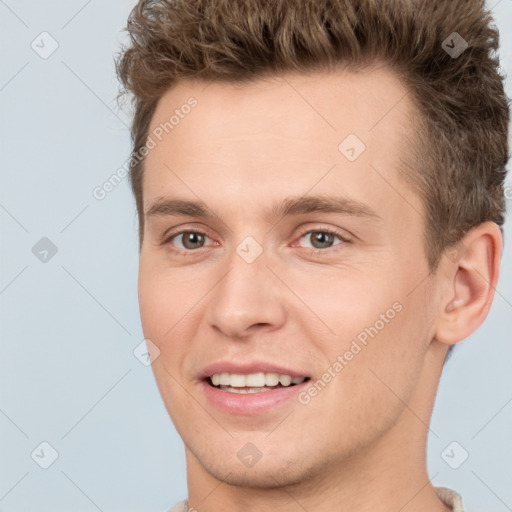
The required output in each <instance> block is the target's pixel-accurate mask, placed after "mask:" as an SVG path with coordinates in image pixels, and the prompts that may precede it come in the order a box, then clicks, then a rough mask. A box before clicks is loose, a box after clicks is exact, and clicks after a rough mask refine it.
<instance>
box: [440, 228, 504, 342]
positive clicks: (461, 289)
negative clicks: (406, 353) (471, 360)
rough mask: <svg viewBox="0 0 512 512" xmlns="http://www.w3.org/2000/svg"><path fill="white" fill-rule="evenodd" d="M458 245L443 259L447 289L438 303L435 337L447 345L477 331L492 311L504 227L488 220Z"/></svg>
mask: <svg viewBox="0 0 512 512" xmlns="http://www.w3.org/2000/svg"><path fill="white" fill-rule="evenodd" d="M458 247H459V249H458V250H450V251H447V252H446V253H445V254H444V255H443V257H442V261H441V262H440V265H442V267H443V270H442V273H441V274H440V275H442V276H443V277H442V279H445V280H446V283H445V284H446V286H445V290H446V292H445V293H444V295H443V297H442V299H441V302H440V304H439V311H440V313H439V317H438V322H437V328H436V334H435V339H436V340H437V341H439V342H441V343H445V344H447V345H454V344H455V343H458V342H459V341H462V340H463V339H465V338H467V337H468V336H469V335H471V334H472V333H473V332H475V331H476V330H477V329H478V327H479V326H480V325H481V324H482V323H483V321H484V320H485V318H486V317H487V314H488V313H489V310H490V308H491V305H492V301H493V298H494V293H495V291H496V285H497V282H498V277H499V267H500V261H501V252H502V248H503V238H502V234H501V230H500V228H499V226H498V225H497V224H496V223H494V222H485V223H483V224H480V225H479V226H477V227H475V228H473V229H472V230H470V231H469V232H468V233H467V234H466V235H465V237H464V238H463V239H462V240H461V241H460V242H459V244H458ZM454 255H456V257H454Z"/></svg>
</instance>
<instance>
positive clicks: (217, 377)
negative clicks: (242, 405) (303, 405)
mask: <svg viewBox="0 0 512 512" xmlns="http://www.w3.org/2000/svg"><path fill="white" fill-rule="evenodd" d="M210 379H211V381H212V383H213V385H214V386H219V385H220V386H231V387H232V388H244V387H256V388H260V387H263V386H277V384H278V383H281V385H282V386H290V385H291V384H300V383H301V382H303V381H304V380H305V377H293V378H292V377H291V376H290V375H282V374H279V373H273V372H269V373H263V372H260V373H250V374H249V375H241V374H239V373H214V374H213V375H212V376H211V377H210Z"/></svg>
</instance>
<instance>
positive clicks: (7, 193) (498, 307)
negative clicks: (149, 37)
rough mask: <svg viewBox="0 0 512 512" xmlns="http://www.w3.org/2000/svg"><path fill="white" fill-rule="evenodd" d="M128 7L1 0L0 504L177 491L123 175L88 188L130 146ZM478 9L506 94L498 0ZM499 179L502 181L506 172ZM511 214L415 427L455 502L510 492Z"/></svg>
mask: <svg viewBox="0 0 512 512" xmlns="http://www.w3.org/2000/svg"><path fill="white" fill-rule="evenodd" d="M495 1H496V2H497V0H495ZM133 5H134V1H133V2H132V1H126V0H123V1H117V2H100V1H99V0H92V1H88V2H86V1H83V0H80V1H67V2H64V1H61V2H56V1H51V2H50V1H46V2H36V1H34V0H32V1H28V0H20V1H13V0H9V1H5V2H4V1H2V2H0V34H2V44H1V45H0V52H1V57H0V61H1V66H0V109H1V116H0V130H1V132H0V143H1V147H2V151H1V153H0V158H1V160H0V165H1V167H0V172H1V187H0V223H1V224H0V225H1V232H2V235H1V241H2V243H1V265H0V315H1V333H0V336H1V337H0V343H1V352H0V354H1V355H0V433H1V435H0V511H4V512H29V511H36V510H37V511H38V512H50V511H51V512H59V511H71V510H72V511H74V512H88V511H97V510H101V511H104V512H107V511H112V512H114V511H123V512H130V511H133V512H141V511H155V512H156V511H162V512H163V511H165V510H167V509H168V508H169V507H170V506H171V505H172V504H173V503H174V502H175V501H177V500H179V499H181V498H183V497H185V496H186V476H185V462H184V450H183V446H182V442H181V440H180V438H179V436H178V435H177V433H176V431H175V430H174V427H173V425H172V423H171V421H170V419H169V417H168V415H167V412H166V410H165V408H164V406H163V403H162V401H161V398H160V395H159V393H158V389H157V387H156V385H155V382H154V378H153V374H152V372H151V368H150V367H145V366H143V365H142V364H141V363H140V362H139V361H138V360H137V359H136V358H135V357H134V355H133V350H134V348H135V347H136V346H137V345H139V344H140V342H141V341H142V340H143V335H142V331H141V327H140V322H139V316H138V305H137V295H136V281H137V264H138V253H137V249H138V248H137V233H136V227H137V224H136V216H135V208H134V202H133V200H132V196H131V192H130V189H129V186H128V180H127V179H125V180H124V181H123V182H122V183H121V184H120V185H119V186H117V187H116V188H115V189H114V190H113V191H112V192H111V193H109V194H108V195H107V197H106V198H105V199H103V200H101V201H100V200H97V199H95V198H94V197H93V195H92V191H93V189H94V188H95V187H97V186H101V184H102V183H104V182H105V181H106V180H107V179H108V178H109V177H110V176H111V175H112V174H113V173H114V172H115V171H116V170H117V169H118V168H119V167H121V166H122V165H123V163H124V162H125V159H126V158H127V156H128V154H129V151H130V145H129V136H128V126H129V121H130V120H129V115H128V114H127V113H126V112H125V113H123V112H121V111H119V110H118V108H117V106H116V102H115V96H116V94H117V88H118V85H117V81H116V77H115V72H114V65H113V55H114V54H115V53H117V52H118V51H119V45H120V42H121V41H122V40H123V39H124V38H125V36H124V35H122V33H121V29H122V28H123V27H124V25H125V23H126V18H127V16H128V13H129V11H130V9H131V7H132V6H133ZM493 10H494V14H495V17H496V21H497V24H498V26H499V27H500V29H501V35H502V49H501V58H502V66H503V68H504V70H505V71H506V72H508V75H510V79H509V80H508V82H507V91H508V95H509V97H510V96H512V31H511V30H510V28H511V26H512V1H511V0H501V1H500V2H498V3H497V5H496V6H495V7H494V9H493ZM43 31H47V32H49V33H50V34H51V35H52V37H53V38H54V39H55V40H56V41H57V42H58V44H59V47H58V49H57V51H56V52H55V53H54V54H53V55H51V56H50V57H49V58H48V59H42V58H41V57H39V55H38V54H36V53H35V51H34V50H33V49H32V48H31V42H32V41H33V40H34V39H35V38H36V36H38V35H39V34H40V33H41V32H43ZM47 47H48V46H47ZM508 186H509V187H511V188H509V197H510V196H511V195H512V176H511V177H509V179H508ZM511 204H512V201H509V207H510V205H511ZM510 228H512V226H510V219H509V220H508V224H507V225H506V227H505V229H506V240H505V255H504V257H503V266H502V276H501V280H500V284H499V286H498V290H497V294H496V298H495V301H494V304H493V307H492V310H491V312H490V315H489V317H488V319H487V320H486V322H485V324H484V325H483V326H482V327H481V328H480V330H479V331H478V332H477V333H476V334H475V335H474V336H471V338H469V339H467V340H466V341H465V342H464V343H463V344H462V345H460V346H459V348H458V350H456V351H455V353H454V355H453V357H452V359H451V360H450V361H449V362H448V364H447V366H446V368H445V372H444V375H443V378H442V381H441V385H440V392H439V398H438V400H437V403H436V407H435V410H434V415H433V419H432V424H431V430H432V432H433V434H431V435H430V437H429V445H428V467H429V472H430V476H431V477H433V483H434V485H445V486H448V487H451V488H453V489H455V490H457V491H458V492H460V493H461V494H462V495H463V497H464V501H465V503H466V506H467V510H468V512H472V511H473V512H476V511H483V510H485V511H486V512H505V511H507V510H511V508H512V485H511V482H512V469H511V464H512V462H511V461H512V440H511V433H512V429H511V426H512V386H511V381H512V377H511V372H510V366H511V361H512V343H511V338H512V247H511V246H512V239H511V232H510V231H511V229H510ZM42 237H48V238H49V239H50V240H51V241H52V242H53V243H54V244H55V245H56V246H57V248H58V252H57V254H56V255H55V256H54V257H53V258H51V259H50V260H49V261H48V262H47V263H42V262H41V261H39V260H38V259H37V258H36V257H35V256H34V254H33V253H32V247H33V246H34V244H36V242H38V240H40V239H41V238H42ZM434 433H435V434H434ZM42 441H47V442H49V443H50V444H51V445H52V446H53V447H54V448H55V449H56V450H57V451H58V454H59V457H58V459H57V460H56V461H55V463H54V464H53V465H51V466H50V467H49V468H48V469H46V470H45V469H41V468H40V467H39V466H38V465H37V464H36V463H35V462H34V461H33V460H32V458H31V453H32V451H33V450H34V449H35V448H36V447H37V446H38V445H39V444H40V443H41V442H42ZM452 441H457V442H458V443H459V444H460V445H461V446H462V447H464V449H465V450H467V452H468V453H469V458H468V459H467V460H466V461H465V462H464V464H462V465H461V466H460V467H459V468H458V469H452V468H450V467H449V466H448V465H447V464H446V462H445V461H444V460H443V458H442V457H441V452H442V451H443V450H444V449H445V448H446V447H447V446H448V445H449V444H450V443H451V442H452ZM457 450H460V449H459V448H457Z"/></svg>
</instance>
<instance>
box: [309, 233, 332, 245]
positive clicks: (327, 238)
mask: <svg viewBox="0 0 512 512" xmlns="http://www.w3.org/2000/svg"><path fill="white" fill-rule="evenodd" d="M332 237H333V235H331V234H330V233H323V232H320V231H317V232H316V233H314V234H313V246H314V247H317V245H315V244H316V243H317V242H319V243H320V247H329V244H330V243H332ZM317 248H318V247H317Z"/></svg>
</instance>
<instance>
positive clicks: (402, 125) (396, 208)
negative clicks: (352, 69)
mask: <svg viewBox="0 0 512 512" xmlns="http://www.w3.org/2000/svg"><path fill="white" fill-rule="evenodd" d="M190 96H194V98H196V100H197V102H198V104H197V107H196V108H195V109H193V110H192V111H191V112H190V114H188V115H187V116H185V117H184V118H183V119H181V120H180V123H179V124H178V125H177V126H175V127H174V129H173V130H172V131H170V132H169V134H167V135H165V136H164V137H163V138H162V140H161V141H160V142H159V143H158V144H157V145H156V147H154V148H153V149H152V150H151V151H150V152H149V154H148V155H147V157H146V158H147V159H146V170H145V176H144V182H143V189H144V210H145V212H148V211H149V210H150V208H151V207H152V205H154V204H155V202H157V201H159V200H161V199H163V198H179V199H183V200H190V201H202V202H203V203H205V204H206V206H207V208H208V210H209V212H211V213H212V217H211V218H199V217H196V216H182V215H179V216H178V215H163V214H159V215H149V216H147V217H146V219H145V223H146V224H145V231H144V238H143V243H142V246H141V253H140V273H139V301H140V311H141V319H142V325H143V330H144V335H145V337H146V338H149V339H150V340H151V341H152V342H153V343H154V344H155V345H156V346H157V347H158V349H159V350H160V354H159V356H158V357H157V358H156V359H155V360H154V362H153V365H152V366H153V371H154V374H155V378H156V382H157V384H158V387H159V390H160V393H161V395H162V398H163V400H164V403H165V405H166V408H167V410H168V412H169V414H170V416H171V418H172V421H173V422H174V424H175V426H176V428H177V430H178V432H179V434H180V435H181V437H182V439H183V441H184V443H185V447H186V459H187V475H188V488H189V506H190V507H194V508H195V509H197V510H198V511H199V512H210V511H219V510H232V511H242V510H243V511H245V512H247V511H267V510H268V511H270V510H280V511H285V512H288V511H302V510H311V511H312V510H315V511H317V512H322V511H332V510H337V511H349V510H350V511H356V510H357V511H361V512H362V511H370V510H371V511H375V510H379V511H381V512H386V511H393V512H396V511H397V510H400V511H401V512H407V511H413V510H414V511H427V510H429V511H434V510H436V511H443V510H448V508H447V507H446V506H445V505H444V504H443V503H442V502H441V501H440V500H439V499H438V498H437V496H436V495H435V493H434V490H433V487H432V485H431V484H430V483H429V478H428V475H427V472H426V464H425V446H426V439H427V435H428V424H429V421H430V416H431V412H432V407H433V403H434V398H435V393H436V389H437V385H438V381H439V377H440V375H441V371H442V366H443V362H444V359H445V355H446V352H447V349H448V347H449V345H451V344H454V343H456V342H458V341H460V340H462V339H464V338H465V337H467V336H468V335H469V334H471V332H473V331H474V330H475V329H476V328H477V327H478V326H479V325H480V324H481V323H482V322H483V320H484V319H485V316H486V315H487V312H488V310H489V308H490V305H491V302H492V298H493V290H494V287H495V286H496V282H497V279H498V268H499V260H500V256H501V245H502V240H501V234H500V231H499V229H498V227H497V226H496V225H495V224H493V223H485V224H482V225H480V226H478V227H477V228H475V229H473V230H472V231H470V232H469V233H468V235H467V236H466V238H465V239H464V240H463V243H462V244H461V245H460V247H459V251H458V252H456V253H455V256H454V255H453V254H451V253H450V257H448V256H446V255H443V257H442V259H441V263H440V266H439V268H438V270H437V272H436V273H435V274H430V273H429V268H428V264H427V259H426V254H425V247H424V243H423V240H424V223H425V220H424V216H423V212H424V208H423V205H422V202H421V200H420V198H419V196H418V195H417V194H416V193H415V192H414V191H413V190H412V189H411V188H410V187H409V186H408V185H407V184H406V182H405V181H404V180H403V178H402V177H400V175H399V173H398V165H399V163H398V162H399V157H400V154H401V152H403V151H407V144H406V143H405V138H404V135H405V134H406V133H407V130H410V129H411V125H412V122H413V119H414V116H416V115H418V114H417V113H416V112H415V109H414V105H413V103H412V100H411V99H410V97H409V96H408V95H406V90H405V89H404V87H403V85H402V84H401V82H400V81H399V80H398V78H397V77H396V76H395V75H394V74H393V73H392V72H391V71H389V70H386V69H384V68H380V69H367V70H365V71H362V72H360V73H358V74H354V73H349V72H346V71H343V72H339V73H336V74H334V73H331V74H329V73H323V72H322V73H321V72H314V73H311V75H309V76H308V75H303V74H294V73H290V74H287V75H282V76H280V77H275V78H272V79H268V80H264V81H258V82H253V83H251V84H244V85H233V84H221V83H217V82H213V83H209V84H207V83H205V82H200V81H186V82H180V83H179V84H177V85H176V86H175V87H173V88H172V89H170V90H169V91H168V92H167V93H166V94H165V95H164V96H163V97H162V99H161V100H160V102H159V104H158V107H157V110H156V112H155V115H154V117H153V120H152V125H151V129H150V131H151V130H153V129H154V128H156V127H157V126H158V125H159V124H160V123H161V122H165V121H166V120H168V119H169V117H170V115H172V113H173V112H174V110H175V109H176V108H180V106H181V105H183V104H185V103H186V101H187V99H188V98H189V97H190ZM349 134H356V135H357V137H358V138H359V139H360V140H362V141H363V142H364V144H365V146H366V150H365V151H364V152H363V153H362V154H361V155H360V156H359V157H358V158H357V159H356V160H355V161H349V160H348V159H347V158H346V157H345V156H344V155H343V154H342V153H341V152H340V151H339V150H338V145H339V144H340V142H342V141H343V140H344V139H345V137H347V136H348V135H349ZM312 195H330V196H333V195H335V196H338V197H345V198H350V199H351V200H354V201H358V202H360V203H364V204H365V205H367V206H368V207H370V208H371V209H372V210H374V211H375V212H376V214H377V215H378V217H375V218H374V217H361V216H357V215H347V214H339V213H325V212H312V213H306V214H297V215H290V216H286V217H278V218H272V217H269V216H268V215H267V214H266V213H265V212H266V210H267V209H269V208H270V207H271V206H272V204H273V202H275V201H280V200H283V199H285V198H288V197H292V196H299V197H300V196H312ZM325 229H331V230H332V229H334V230H336V231H337V232H338V233H339V235H341V236H342V237H344V238H345V239H346V240H347V241H342V240H341V238H336V237H334V238H332V239H328V241H329V240H330V242H331V243H330V245H329V243H327V244H325V245H324V246H323V247H324V248H319V249H318V248H317V249H316V251H315V246H314V245H313V244H314V242H315V238H314V236H313V233H315V232H322V233H323V232H324V231H323V230H325ZM180 231H198V232H201V233H204V234H205V235H206V237H204V239H200V242H201V243H202V247H201V243H199V244H197V246H198V247H199V248H197V249H194V248H192V249H190V248H189V249H187V248H186V247H187V246H184V245H183V243H184V237H183V236H180V235H177V236H175V237H174V238H170V236H171V235H173V234H177V233H178V232H180ZM307 233H308V234H307ZM339 235H336V236H339ZM248 236H251V237H253V238H254V240H256V241H257V243H258V244H259V246H260V247H261V249H262V250H263V252H262V254H261V255H260V256H259V257H258V258H257V259H256V260H255V261H254V262H252V263H247V262H246V261H245V260H244V259H243V258H242V257H241V256H240V255H239V254H238V253H237V247H238V246H239V244H240V243H241V242H242V241H244V239H245V238H246V237H248ZM201 240H202V241H201ZM185 242H186V240H185ZM188 247H190V246H188ZM186 251H188V252H186ZM393 304H395V305H396V304H398V305H399V306H400V311H399V312H397V313H396V315H395V316H394V318H393V319H391V320H389V321H388V322H386V323H385V325H384V327H383V328H382V329H380V330H379V331H378V334H377V335H375V336H374V337H373V338H369V339H368V343H367V345H366V346H363V348H362V350H361V351H360V352H358V353H357V355H355V356H354V357H353V358H352V359H351V360H350V361H348V362H347V364H346V365H345V366H344V367H343V369H342V371H339V372H334V373H335V375H336V376H335V377H334V378H332V379H331V380H330V382H329V383H328V384H327V385H326V386H325V387H324V389H322V390H321V392H319V393H318V394H317V395H316V396H315V397H314V398H312V399H311V400H310V401H309V403H307V404H302V403H299V401H297V400H291V401H289V402H286V403H284V404H282V405H279V406H277V407H275V408H274V409H273V410H271V411H270V412H267V413H264V414H260V415H245V416H244V415H235V414H228V413H225V412H222V411H220V410H219V409H217V408H216V407H214V406H213V405H212V404H211V403H209V402H208V401H207V400H206V398H205V396H204V393H203V392H202V391H201V389H202V388H201V385H200V381H199V380H198V373H199V372H200V371H201V370H202V369H203V368H204V367H205V366H206V365H207V364H210V363H213V362H216V361H219V360H229V361H234V362H236V363H242V362H247V361H254V360H259V361H268V362H274V363H277V364H280V365H283V366H286V367H287V368H290V369H293V370H295V371H297V372H299V373H303V374H306V375H309V376H310V377H311V379H312V381H316V380H318V379H319V378H321V377H322V375H323V374H324V373H325V372H327V371H328V369H329V368H330V367H331V368H332V366H333V363H334V362H335V361H336V360H337V357H338V356H339V355H340V354H341V355H343V354H344V353H345V352H346V351H347V350H349V348H350V346H351V343H352V341H353V340H354V339H356V337H357V336H358V334H360V333H361V332H362V331H364V330H365V328H369V327H370V326H374V325H375V323H376V321H377V320H379V319H380V318H381V316H380V315H381V314H385V313H386V311H387V310H389V309H390V308H392V307H393ZM331 373H333V372H332V370H331ZM249 442H250V443H252V444H253V445H255V446H256V447H257V449H258V450H259V451H260V452H261V453H262V456H261V459H260V460H259V461H258V462H257V463H256V464H255V465H254V466H252V467H246V466H245V465H244V464H242V463H241V461H240V459H239V458H238V457H237V452H238V451H239V450H240V449H241V448H242V447H243V446H244V445H245V444H246V443H249ZM434 485H436V482H435V481H434Z"/></svg>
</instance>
